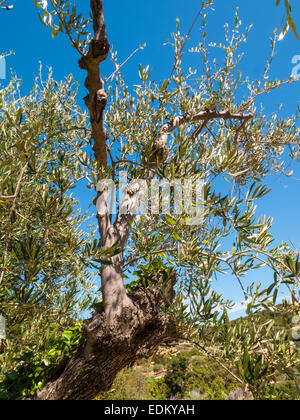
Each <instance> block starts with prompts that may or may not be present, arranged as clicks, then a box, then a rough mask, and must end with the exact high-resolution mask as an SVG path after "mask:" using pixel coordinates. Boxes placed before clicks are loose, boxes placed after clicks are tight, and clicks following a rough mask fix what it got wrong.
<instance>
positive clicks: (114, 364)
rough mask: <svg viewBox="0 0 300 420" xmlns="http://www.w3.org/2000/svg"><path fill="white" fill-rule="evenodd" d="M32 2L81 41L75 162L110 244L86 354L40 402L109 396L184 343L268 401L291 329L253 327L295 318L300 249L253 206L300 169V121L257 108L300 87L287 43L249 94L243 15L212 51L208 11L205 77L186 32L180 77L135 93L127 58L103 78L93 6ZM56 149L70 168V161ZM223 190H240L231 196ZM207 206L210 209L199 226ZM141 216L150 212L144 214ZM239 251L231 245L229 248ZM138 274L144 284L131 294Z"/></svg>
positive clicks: (179, 39)
mask: <svg viewBox="0 0 300 420" xmlns="http://www.w3.org/2000/svg"><path fill="white" fill-rule="evenodd" d="M34 3H35V5H36V6H37V7H38V8H39V9H40V18H41V20H42V22H43V24H44V25H46V26H47V27H49V28H50V29H51V32H52V36H53V37H56V36H57V35H58V34H59V33H63V34H65V35H66V37H67V38H69V41H70V42H71V45H72V47H74V48H75V49H76V51H77V52H78V54H79V67H80V69H82V70H84V71H86V72H87V78H86V81H85V87H86V89H87V91H88V94H87V96H86V97H85V98H84V101H85V105H86V108H87V111H88V114H89V117H90V125H89V126H88V125H87V126H86V129H87V130H90V131H87V132H86V135H87V134H88V133H90V138H91V141H92V145H93V146H92V149H93V154H94V155H93V156H92V157H90V158H88V157H85V158H82V157H80V153H81V152H80V150H78V151H77V153H78V162H80V163H81V164H83V166H84V168H85V170H86V171H87V173H88V178H89V179H90V180H92V181H91V186H93V188H94V189H95V191H96V197H95V199H94V204H95V206H96V209H97V220H98V230H99V234H100V238H101V239H100V242H99V243H98V242H97V241H96V240H95V242H94V243H93V247H92V250H91V247H90V248H89V252H90V253H87V254H86V258H87V259H88V258H89V255H92V259H93V266H94V267H95V268H96V269H97V270H99V275H100V278H101V299H102V301H101V303H100V304H99V305H98V306H97V309H96V311H95V312H94V313H93V314H92V318H91V320H90V322H89V323H86V324H84V325H83V327H82V336H83V340H82V342H81V343H80V345H79V347H78V351H77V352H75V353H74V354H73V355H72V356H71V357H70V358H69V359H68V360H67V361H64V363H63V365H62V366H61V368H60V369H58V370H57V371H56V374H55V375H53V376H52V377H51V378H50V380H49V382H48V383H47V384H46V385H45V386H44V387H42V389H41V390H40V391H38V392H37V393H36V395H35V397H34V398H35V399H50V400H51V399H52V400H53V399H91V398H93V397H95V396H96V395H97V394H99V393H100V392H101V391H105V390H108V389H109V388H110V387H111V385H112V383H113V380H114V378H115V376H116V374H117V373H118V371H120V370H121V369H122V368H124V367H125V366H128V365H132V364H133V363H134V362H135V361H136V360H137V359H139V358H142V357H148V356H149V355H151V354H152V352H153V350H154V349H155V348H156V347H157V346H158V345H159V344H161V343H164V342H167V341H174V340H179V339H185V340H189V341H191V342H192V343H194V344H195V345H196V346H198V347H199V348H201V349H202V350H203V351H204V352H205V353H206V354H207V355H209V356H210V357H212V358H214V359H215V360H217V361H218V362H219V363H220V364H221V365H222V366H223V367H224V369H226V370H227V371H228V372H229V373H230V374H232V375H233V376H234V377H235V378H236V380H237V381H239V382H240V384H241V386H244V387H245V388H249V389H250V390H251V391H252V393H253V395H254V396H255V397H257V398H259V397H260V396H261V392H262V389H263V387H264V385H265V384H266V383H267V382H268V381H269V380H270V379H269V378H272V377H273V376H274V375H275V374H277V373H278V372H282V373H285V374H288V375H290V376H291V377H294V374H295V372H296V369H297V363H298V358H297V351H296V350H295V349H294V347H293V344H292V343H291V342H290V341H289V340H288V339H287V335H286V330H285V329H284V328H282V329H280V330H279V331H274V328H272V327H273V324H272V320H268V321H267V322H265V323H261V324H260V325H255V323H254V322H253V314H254V313H255V312H256V311H257V310H258V309H260V308H265V309H267V310H268V311H270V312H276V311H277V312H280V313H282V314H285V315H286V314H288V315H290V316H293V315H295V314H296V313H297V307H298V305H299V303H298V302H299V297H298V295H297V293H298V291H297V287H298V286H299V277H298V275H299V270H300V264H299V259H298V255H299V253H298V250H297V249H291V248H290V247H289V246H288V244H286V243H282V244H281V245H280V246H275V245H273V241H274V239H273V237H272V235H271V232H270V229H271V226H272V220H271V218H268V217H264V218H258V217H257V216H256V206H255V202H256V200H258V199H259V198H260V197H263V196H264V195H265V194H267V193H268V191H269V190H268V187H267V186H266V185H265V177H266V175H267V174H270V173H274V172H275V173H283V174H287V175H288V174H289V173H288V160H289V159H298V158H299V128H297V119H298V114H297V113H296V115H295V116H291V117H289V118H280V117H279V116H277V115H276V114H274V115H273V116H272V117H271V118H270V117H267V116H266V115H264V113H263V111H262V110H261V107H260V106H259V105H260V101H261V100H262V99H261V98H262V97H263V96H264V95H267V94H269V93H271V92H272V91H274V90H276V89H278V88H280V87H282V86H284V85H286V84H290V83H294V82H296V80H295V79H294V78H292V77H291V78H289V79H286V80H274V81H271V80H270V79H269V71H270V66H271V61H272V59H273V56H274V51H275V46H276V41H277V40H278V36H277V35H275V38H274V39H273V40H272V44H271V48H272V53H271V59H270V60H269V62H267V64H266V67H265V72H264V76H263V78H262V80H257V81H250V80H249V79H248V78H247V77H244V76H243V75H242V74H241V72H240V71H239V63H240V61H241V59H242V54H241V53H240V49H241V47H242V45H243V44H244V43H245V42H246V39H247V35H248V33H249V30H250V28H246V30H245V33H243V31H242V30H241V22H240V19H239V17H238V14H237V13H236V15H235V16H234V22H233V27H232V28H231V27H230V26H229V25H228V24H227V25H225V38H224V43H222V44H220V45H219V44H218V45H216V44H213V43H212V44H208V40H207V33H206V19H207V15H208V13H209V11H210V8H211V6H212V3H213V2H212V1H211V0H209V1H203V2H202V8H201V11H200V13H199V17H198V18H199V19H200V21H201V39H200V42H199V44H198V45H197V46H196V47H194V48H193V49H192V51H193V52H194V53H195V54H198V55H199V57H200V58H201V60H202V64H201V68H200V69H198V70H193V69H191V68H188V70H186V68H187V66H188V63H186V59H185V55H184V47H185V44H186V41H187V37H185V36H182V34H181V32H180V26H179V21H178V22H177V31H176V32H175V33H174V34H172V39H171V41H169V44H170V46H171V48H172V49H173V51H174V62H173V63H172V70H171V72H170V76H169V77H168V78H167V79H166V80H163V81H161V82H157V81H155V80H152V78H151V70H150V68H149V66H147V67H146V68H143V67H142V66H139V78H140V83H139V84H138V85H135V86H134V87H132V88H129V87H128V86H127V84H126V80H125V77H124V75H123V73H122V70H123V64H120V63H119V62H118V60H117V55H116V53H115V52H111V60H112V62H113V63H114V65H115V71H114V72H113V73H112V74H111V75H110V76H109V77H107V78H105V77H104V76H103V75H102V74H101V71H100V69H101V63H103V62H104V61H105V60H106V59H107V58H108V56H109V54H110V43H109V39H108V35H107V32H106V27H105V21H104V12H103V4H102V0H91V3H90V4H91V18H87V19H85V18H83V17H82V15H81V14H78V12H77V9H76V5H70V3H69V2H66V1H64V0H49V1H45V0H43V1H34ZM90 25H92V28H93V36H92V35H91V34H90V32H89V31H90ZM214 47H218V48H220V49H221V51H222V54H223V57H222V60H223V62H222V63H218V62H217V61H216V59H214V57H211V56H212V54H213V53H212V52H211V49H212V50H213V48H214ZM51 133H52V132H51ZM51 133H50V135H51ZM56 145H57V147H58V149H57V153H58V155H61V159H62V163H61V165H62V168H63V167H64V163H63V159H64V157H65V156H66V154H67V153H66V151H65V150H63V148H62V149H61V146H60V144H59V143H57V144H56ZM80 147H82V145H80V143H79V149H80ZM74 159H76V154H75V155H74ZM124 173H125V174H126V177H128V184H127V186H126V187H125V189H124V191H123V199H122V201H121V202H120V203H119V204H118V205H117V209H116V214H115V215H114V214H112V213H113V212H112V211H111V200H110V194H109V192H110V190H109V188H108V185H109V182H108V181H109V180H111V181H112V182H113V184H114V185H115V186H116V188H118V189H119V190H121V189H122V185H123V184H124V176H125V175H124ZM219 179H223V180H226V181H227V182H228V183H229V184H228V185H230V188H227V189H223V190H221V191H220V184H218V180H219ZM103 180H105V181H103ZM141 180H143V181H142V182H139V181H141ZM178 180H180V182H182V185H183V181H184V180H187V182H186V184H184V185H183V188H181V192H182V194H183V196H184V195H185V194H186V197H188V198H189V200H188V201H189V205H188V206H186V205H182V206H181V207H180V206H178V205H177V204H178V201H176V194H177V192H178V191H177V190H176V185H177V184H176V183H178ZM143 182H144V183H143ZM145 182H146V186H150V185H151V186H152V191H153V190H154V189H155V188H157V185H158V184H159V183H161V184H162V186H163V187H164V186H166V187H167V188H168V186H169V187H170V185H172V184H173V186H174V185H175V187H174V188H170V190H171V199H170V201H171V204H170V206H169V208H168V206H167V207H166V206H165V207H164V205H163V204H162V207H161V208H160V207H159V206H158V208H157V207H156V210H155V211H154V210H153V207H155V206H154V205H153V200H152V202H151V203H150V207H149V206H148V204H149V201H150V197H149V196H148V197H147V195H146V198H145V188H144V185H145ZM182 185H181V186H182ZM199 185H201V186H202V187H201V191H200V188H199ZM155 186H156V187H155ZM197 186H198V189H197ZM146 190H147V188H146ZM176 191H177V192H176ZM193 191H194V192H195V191H196V196H194V195H193V194H192V192H193ZM161 195H162V198H164V197H165V196H164V193H163V192H162V193H161ZM169 198H170V197H169ZM197 200H200V201H203V206H202V207H201V214H199V212H198V211H199V207H198V205H197V203H198V201H197ZM198 204H199V203H198ZM141 205H144V206H146V207H147V208H148V210H147V211H145V212H143V214H140V215H138V214H137V213H138V209H139V208H140V207H141ZM179 207H180V209H179ZM166 208H167V210H166ZM151 210H152V211H151ZM163 210H164V211H163ZM195 221H196V222H195ZM228 240H232V242H233V243H232V244H231V246H230V247H229V248H228V246H226V244H228ZM260 267H268V268H269V269H270V270H271V271H272V273H273V274H272V281H271V282H270V284H269V285H268V287H267V288H266V289H262V287H261V285H260V284H257V283H256V282H253V284H251V285H250V286H249V287H247V286H246V285H245V283H246V282H245V281H244V278H245V276H246V275H247V274H248V273H249V272H251V271H252V270H255V269H258V268H260ZM133 272H134V275H135V276H136V278H135V279H134V280H133V281H130V280H132V279H131V276H132V273H133ZM226 272H229V273H231V274H232V278H233V281H236V283H237V285H238V287H240V288H241V290H242V292H243V294H244V297H245V305H246V306H247V312H248V315H249V317H248V321H246V322H245V323H244V324H243V325H242V326H239V327H236V326H234V325H232V324H231V323H230V322H229V321H228V315H227V310H228V309H230V308H231V307H232V302H230V301H228V300H226V299H224V298H223V296H222V295H220V294H219V293H217V292H216V291H214V289H213V282H212V279H213V278H214V277H215V276H220V277H221V276H222V275H223V274H224V273H226ZM128 279H129V281H128ZM281 287H287V288H288V292H289V293H290V296H291V301H290V302H288V301H286V302H285V303H284V305H281V306H277V305H276V303H277V301H276V299H277V294H278V291H279V290H280V288H281ZM228 366H231V368H230V367H228Z"/></svg>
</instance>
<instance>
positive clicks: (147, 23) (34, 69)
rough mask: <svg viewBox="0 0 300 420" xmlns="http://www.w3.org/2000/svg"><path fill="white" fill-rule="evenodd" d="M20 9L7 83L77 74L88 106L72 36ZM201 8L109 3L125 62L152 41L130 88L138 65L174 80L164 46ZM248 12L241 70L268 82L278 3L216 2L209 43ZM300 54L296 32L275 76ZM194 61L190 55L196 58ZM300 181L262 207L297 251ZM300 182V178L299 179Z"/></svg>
mask: <svg viewBox="0 0 300 420" xmlns="http://www.w3.org/2000/svg"><path fill="white" fill-rule="evenodd" d="M11 3H12V4H14V5H15V7H14V9H13V10H11V11H9V12H6V11H1V13H0V19H1V25H0V34H1V38H0V39H1V45H0V53H1V52H2V53H8V52H9V51H10V50H13V51H14V55H11V56H10V57H8V58H7V69H8V75H7V80H2V81H1V82H2V85H3V84H4V85H5V84H6V83H7V81H8V80H9V69H10V68H11V69H12V70H13V71H15V72H16V73H17V75H18V76H19V77H20V78H22V80H23V87H22V89H23V93H26V92H28V91H29V89H30V88H31V86H32V83H33V78H34V76H35V75H37V74H38V68H39V62H41V63H42V64H43V66H44V67H45V68H46V67H47V66H51V67H53V70H54V77H55V78H56V79H57V80H60V79H62V78H64V77H65V76H66V75H67V74H69V73H72V74H73V75H74V78H75V80H78V81H79V82H80V85H81V87H80V92H79V93H80V96H79V101H80V103H81V105H82V107H83V106H84V104H83V101H82V100H81V98H82V97H83V96H85V89H84V87H83V82H84V78H85V72H83V71H80V70H79V68H78V65H77V61H78V55H77V53H76V52H75V51H74V50H73V49H72V48H71V47H70V46H69V41H68V39H66V38H64V37H63V36H61V35H59V36H58V37H57V38H56V39H55V40H53V39H52V38H51V33H50V31H49V30H47V28H45V27H44V26H43V25H42V24H41V23H40V21H39V19H38V15H37V9H36V8H35V7H34V5H33V2H32V0H11ZM293 3H295V6H294V10H293V16H294V18H295V21H296V23H298V32H299V33H300V19H298V17H299V16H300V2H299V1H297V0H294V1H293ZM76 4H77V5H78V8H79V9H81V10H82V12H84V13H85V14H86V15H88V13H89V8H88V6H89V1H87V0H77V1H76ZM200 6H201V1H200V0H184V1H182V0H180V1H179V0H152V1H151V2H148V1H145V0H144V1H138V0H130V1H127V2H124V1H121V0H104V9H105V20H106V23H107V31H108V36H109V39H110V42H111V44H112V45H113V47H114V49H115V50H117V51H118V56H119V60H120V61H121V62H122V61H124V60H125V59H126V58H127V57H128V56H129V55H130V54H131V53H132V52H133V51H134V50H135V49H136V48H137V47H138V46H139V45H140V44H143V43H146V44H147V47H146V49H144V50H143V51H140V52H139V53H137V54H136V55H135V56H134V57H133V58H132V59H131V60H130V61H129V62H128V64H127V65H126V67H125V68H124V71H125V73H126V76H127V83H128V84H129V86H130V85H131V84H134V83H136V82H137V81H138V65H139V64H142V65H143V66H146V65H147V64H149V65H150V67H151V68H153V75H152V77H153V78H154V79H156V80H161V79H163V78H165V77H168V76H169V74H170V70H171V67H172V64H171V50H170V49H169V47H166V46H163V43H164V42H165V41H166V40H167V39H168V38H169V35H170V33H171V32H172V31H174V30H175V24H176V18H177V17H178V18H180V21H181V31H182V33H186V32H187V31H188V30H189V28H190V26H191V23H192V22H193V20H194V19H195V17H196V15H197V13H198V11H199V9H200ZM237 6H239V7H240V12H239V15H240V17H241V19H242V21H243V23H244V25H246V26H248V25H250V24H253V25H254V28H253V30H252V32H251V34H250V36H249V39H248V43H247V46H246V47H245V58H244V59H243V61H242V63H241V67H240V69H241V71H242V72H243V73H244V74H248V75H249V77H250V78H252V79H255V78H260V77H261V76H262V73H263V69H264V64H265V61H266V56H267V54H268V52H269V44H270V43H269V38H270V36H271V35H272V32H273V30H274V28H275V27H279V25H280V22H281V18H282V15H283V7H282V6H281V7H279V8H277V9H275V0H251V1H246V0H239V1H238V0H225V1H224V0H216V1H215V13H214V14H213V15H212V16H211V18H210V20H209V26H208V28H207V32H208V38H209V39H210V40H211V41H214V42H219V41H222V40H223V33H224V31H223V26H224V23H225V22H229V23H231V22H232V17H233V14H234V11H235V9H236V7H237ZM199 27H200V26H199V24H196V25H195V27H194V30H193V32H192V36H191V40H190V41H189V42H188V44H187V46H186V51H188V49H189V48H190V47H192V46H193V45H195V44H196V43H197V41H198V39H199ZM187 55H190V59H191V63H192V65H193V66H194V67H197V61H196V60H197V58H195V56H194V55H192V54H189V53H188V52H187ZM296 55H299V56H300V41H297V40H296V39H295V37H294V36H293V35H292V33H291V32H290V33H288V34H287V36H286V37H285V38H284V39H283V40H282V41H281V42H280V43H279V45H278V50H277V55H276V57H275V60H274V63H273V67H272V71H271V75H272V76H273V77H276V78H283V77H289V75H290V74H291V72H292V68H293V64H292V62H291V61H292V58H293V57H294V56H296ZM188 58H189V57H188ZM112 70H113V68H112V66H111V64H110V63H109V62H107V63H105V64H104V65H103V66H102V75H103V76H108V75H109V74H111V72H112ZM299 73H300V71H299ZM299 92H300V84H295V85H293V86H292V87H287V88H285V89H282V90H281V91H279V92H277V93H276V94H275V95H272V96H271V97H270V98H269V99H267V100H266V101H265V102H264V106H265V110H266V113H267V114H268V113H269V114H270V113H271V112H272V111H274V110H276V109H277V106H278V105H279V104H280V103H283V105H284V107H283V111H282V113H283V115H288V114H291V113H293V112H294V111H295V109H296V107H297V105H298V104H299ZM293 169H294V177H293V178H276V177H269V179H268V181H269V183H270V185H271V186H272V191H271V193H270V194H269V195H268V196H266V197H265V198H263V199H262V200H261V201H260V202H259V206H258V214H259V215H263V214H267V215H271V216H273V217H274V226H273V230H272V232H273V234H274V235H275V236H276V238H278V242H281V241H288V240H292V241H293V242H294V244H295V245H296V246H298V244H299V233H300V224H299V214H300V195H299V186H300V184H299V182H300V169H299V164H295V165H293ZM297 179H298V180H297ZM78 196H79V198H80V201H81V204H82V207H83V208H86V207H87V204H88V203H89V202H90V200H91V199H92V197H91V192H90V191H89V190H87V189H85V188H79V190H78ZM254 277H255V279H256V280H257V279H258V278H259V279H260V280H265V277H266V273H265V272H262V273H261V274H259V273H254ZM217 287H218V288H219V290H220V291H222V292H224V293H225V294H226V295H227V296H228V297H231V298H233V299H234V300H236V301H241V300H242V295H241V293H240V291H239V290H238V288H237V287H236V284H234V283H233V282H232V281H231V282H230V281H226V285H225V284H224V282H222V284H221V283H220V284H217Z"/></svg>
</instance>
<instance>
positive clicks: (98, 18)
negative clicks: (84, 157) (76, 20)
mask: <svg viewBox="0 0 300 420" xmlns="http://www.w3.org/2000/svg"><path fill="white" fill-rule="evenodd" d="M91 11H92V16H93V26H94V39H92V41H91V43H90V47H89V51H88V53H87V54H86V55H85V56H84V57H81V58H80V60H79V67H80V68H81V69H83V70H87V72H88V76H87V78H86V81H85V87H86V88H87V90H88V91H89V94H88V95H87V96H86V97H85V98H84V100H85V104H86V106H87V108H88V110H89V113H90V119H91V126H92V137H93V140H94V145H93V150H94V153H95V158H96V160H97V162H98V163H99V164H100V165H103V166H107V150H106V129H105V126H104V116H103V112H104V108H105V107H106V105H107V94H106V92H105V89H104V82H103V80H102V78H101V76H100V68H99V65H100V63H101V62H102V61H104V60H105V59H106V58H107V56H108V53H109V49H110V44H109V42H108V38H107V34H106V28H105V23H104V15H103V6H102V1H101V0H91Z"/></svg>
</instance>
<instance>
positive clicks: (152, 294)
mask: <svg viewBox="0 0 300 420" xmlns="http://www.w3.org/2000/svg"><path fill="white" fill-rule="evenodd" d="M175 281H176V278H175V274H174V275H172V276H171V278H168V277H167V274H166V273H165V272H161V273H158V274H157V275H156V276H155V277H153V278H152V280H151V286H150V287H149V288H147V289H145V288H137V289H135V290H134V291H133V292H132V293H131V294H130V295H129V297H130V300H131V302H132V304H133V307H134V310H132V309H130V310H127V309H126V308H124V309H123V312H122V314H121V315H120V316H119V317H117V318H115V319H114V323H113V324H111V323H110V322H108V321H107V318H106V315H105V312H104V310H102V311H101V312H94V313H93V317H92V320H91V322H90V323H89V324H88V325H86V326H84V328H83V336H84V342H83V344H82V345H81V347H80V349H79V350H78V352H77V353H76V354H75V355H74V356H72V357H71V358H70V359H69V360H68V361H67V363H65V364H63V365H62V366H61V369H59V370H60V373H59V375H57V377H56V378H52V380H51V381H50V382H49V383H48V384H47V385H46V386H45V387H44V388H43V389H42V390H41V391H40V392H38V393H37V395H36V396H35V398H34V400H90V399H93V398H95V397H96V396H97V395H99V394H100V393H101V392H105V391H108V390H109V389H110V387H111V385H112V383H113V381H114V379H115V377H116V375H117V373H118V372H119V371H120V370H121V369H123V368H124V367H126V366H130V365H133V364H134V362H135V361H136V360H138V359H140V358H145V357H149V356H150V355H151V354H152V352H153V350H154V349H155V348H156V347H157V346H158V345H159V344H161V343H163V342H167V341H170V340H172V341H173V340H174V339H176V336H177V332H176V327H175V325H174V323H173V320H172V317H171V315H170V314H167V313H166V311H165V310H166V308H167V307H168V306H169V302H170V300H172V299H173V298H174V291H173V286H174V284H175ZM167 286H169V287H167ZM59 370H58V371H59Z"/></svg>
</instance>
